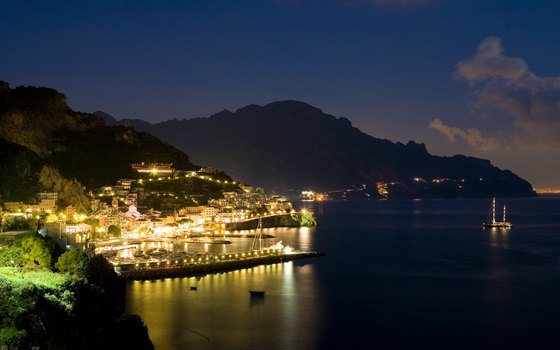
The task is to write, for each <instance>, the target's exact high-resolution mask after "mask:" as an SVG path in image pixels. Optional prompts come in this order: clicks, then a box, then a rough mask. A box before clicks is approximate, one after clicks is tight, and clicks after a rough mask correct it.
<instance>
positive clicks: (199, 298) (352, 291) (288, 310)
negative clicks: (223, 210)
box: [127, 198, 560, 349]
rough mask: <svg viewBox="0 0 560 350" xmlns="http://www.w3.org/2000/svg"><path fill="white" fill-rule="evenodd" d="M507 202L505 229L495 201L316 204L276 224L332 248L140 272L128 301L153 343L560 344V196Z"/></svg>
mask: <svg viewBox="0 0 560 350" xmlns="http://www.w3.org/2000/svg"><path fill="white" fill-rule="evenodd" d="M504 203H505V204H507V206H508V220H509V221H512V222H513V224H514V227H513V228H512V229H511V230H506V231H504V230H496V229H494V230H491V229H483V228H482V222H483V221H484V220H485V218H486V214H487V212H488V209H489V206H490V200H488V199H484V200H479V199H476V200H388V201H370V202H340V203H335V202H327V203H318V204H311V205H309V207H310V209H311V210H313V211H314V212H315V214H316V216H317V218H318V221H319V222H320V223H321V225H320V226H319V227H317V228H315V229H299V230H296V229H276V230H270V231H267V232H269V233H273V234H274V235H276V236H277V239H282V240H283V241H284V243H287V244H290V245H293V246H295V247H296V248H301V249H315V250H320V251H323V252H325V253H326V254H327V255H326V256H325V257H319V258H312V259H306V260H301V261H297V262H290V263H285V264H278V265H271V266H260V267H255V268H252V269H245V270H241V271H235V272H229V273H223V274H216V275H207V276H204V277H201V278H198V279H197V278H175V279H165V280H158V281H148V282H131V283H130V284H129V285H128V295H127V299H128V300H127V305H128V310H129V312H132V313H137V314H139V315H140V316H141V317H142V318H143V319H144V321H145V322H146V324H147V325H148V328H149V332H150V337H151V339H152V341H153V342H154V344H155V346H156V349H349V348H352V347H354V348H356V349H397V348H406V349H419V348H422V349H426V348H427V349H481V348H482V349H486V348H492V349H512V348H523V349H543V348H550V349H558V348H560V199H559V198H535V199H498V207H500V208H501V206H502V205H503V204H504ZM307 205H308V204H307ZM233 242H234V243H232V244H231V245H229V246H228V247H227V249H228V251H230V252H233V251H235V250H240V251H241V250H243V249H247V247H248V246H249V243H250V242H249V240H246V241H233ZM272 243H274V241H270V244H272ZM190 286H197V290H196V291H191V290H190ZM251 289H263V290H265V291H266V295H265V297H264V298H262V299H255V298H251V297H250V295H249V292H248V291H249V290H251Z"/></svg>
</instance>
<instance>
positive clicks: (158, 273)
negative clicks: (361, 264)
mask: <svg viewBox="0 0 560 350" xmlns="http://www.w3.org/2000/svg"><path fill="white" fill-rule="evenodd" d="M324 255H325V254H324V253H321V252H315V251H294V252H291V253H283V252H281V251H271V252H268V253H247V254H245V253H243V254H230V255H227V256H213V257H208V256H207V257H200V258H197V259H190V260H182V261H179V260H170V261H163V262H158V263H153V262H152V263H139V264H123V265H119V266H118V267H117V268H116V270H117V274H118V275H119V277H120V278H122V279H125V280H150V279H159V278H167V277H192V276H199V275H204V274H209V273H220V272H226V271H233V270H238V269H241V268H248V267H253V266H258V265H268V264H276V263H282V262H287V261H292V260H296V259H304V258H312V257H318V256H324Z"/></svg>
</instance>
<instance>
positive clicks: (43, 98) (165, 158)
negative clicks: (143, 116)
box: [0, 82, 197, 211]
mask: <svg viewBox="0 0 560 350" xmlns="http://www.w3.org/2000/svg"><path fill="white" fill-rule="evenodd" d="M0 148H1V149H2V157H0V202H4V201H22V202H25V203H33V202H34V201H35V194H36V193H37V192H39V191H52V192H58V193H59V202H60V204H61V205H63V206H64V205H69V204H72V205H74V207H76V208H77V209H78V210H79V211H82V209H89V208H88V206H89V204H88V201H87V198H86V196H85V195H84V191H83V186H84V185H85V186H86V187H88V188H90V189H91V188H97V187H100V186H102V185H106V184H111V183H114V182H115V181H116V180H119V179H123V178H129V177H131V176H132V175H134V174H133V170H132V169H131V167H130V164H131V163H138V162H141V161H146V162H168V163H173V166H174V167H175V168H176V169H181V170H194V169H195V168H197V167H195V166H194V165H193V164H191V163H190V161H189V158H188V156H187V155H185V154H184V153H183V152H181V151H179V150H177V149H175V148H173V147H171V146H170V145H168V144H166V143H164V142H162V141H160V140H159V139H157V138H155V137H153V136H151V135H150V134H148V133H140V132H137V131H135V130H134V129H133V128H132V127H130V126H115V127H109V126H106V125H105V124H104V122H103V119H102V118H101V117H98V116H95V115H93V114H86V113H79V112H75V111H73V110H72V109H70V108H69V107H68V105H67V101H66V97H65V96H64V95H63V94H60V93H59V92H57V91H55V90H53V89H48V88H36V87H25V86H20V87H17V88H15V89H11V88H10V87H9V86H8V84H7V83H5V82H0ZM84 162H87V164H88V166H84Z"/></svg>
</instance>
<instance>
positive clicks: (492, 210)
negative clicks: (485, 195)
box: [484, 197, 512, 228]
mask: <svg viewBox="0 0 560 350" xmlns="http://www.w3.org/2000/svg"><path fill="white" fill-rule="evenodd" d="M490 213H491V214H492V221H489V220H488V219H487V220H486V222H485V223H484V226H485V227H500V228H510V227H511V226H512V224H511V222H507V221H506V206H505V205H504V211H503V220H502V221H496V198H495V197H494V198H492V207H491V208H490V212H489V213H488V216H490Z"/></svg>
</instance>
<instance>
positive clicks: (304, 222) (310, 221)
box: [292, 211, 317, 227]
mask: <svg viewBox="0 0 560 350" xmlns="http://www.w3.org/2000/svg"><path fill="white" fill-rule="evenodd" d="M292 220H294V221H296V222H298V223H299V225H300V226H304V227H311V226H317V221H316V220H315V217H314V216H313V214H312V213H310V212H308V211H301V212H300V213H293V214H292Z"/></svg>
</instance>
